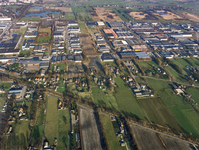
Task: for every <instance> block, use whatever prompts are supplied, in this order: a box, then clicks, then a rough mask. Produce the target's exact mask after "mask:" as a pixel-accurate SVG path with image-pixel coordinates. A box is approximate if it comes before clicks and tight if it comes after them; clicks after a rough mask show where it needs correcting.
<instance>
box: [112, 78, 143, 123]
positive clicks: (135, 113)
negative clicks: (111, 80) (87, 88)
mask: <svg viewBox="0 0 199 150" xmlns="http://www.w3.org/2000/svg"><path fill="white" fill-rule="evenodd" d="M115 82H116V84H117V85H118V87H117V88H116V92H115V93H113V95H114V97H115V99H116V101H117V104H118V107H119V110H120V111H121V112H122V113H123V114H126V115H129V116H132V117H135V118H138V119H143V120H147V118H146V115H145V113H144V112H143V110H142V108H141V107H140V105H139V104H138V101H137V99H136V98H135V95H134V94H133V92H132V91H131V89H130V88H127V87H126V85H125V82H124V81H123V80H122V79H121V78H115Z"/></svg>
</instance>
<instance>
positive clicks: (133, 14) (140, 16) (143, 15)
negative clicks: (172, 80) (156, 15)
mask: <svg viewBox="0 0 199 150" xmlns="http://www.w3.org/2000/svg"><path fill="white" fill-rule="evenodd" d="M129 15H130V16H131V17H132V18H133V19H135V20H144V19H145V18H146V16H147V15H148V14H146V13H143V12H130V13H129Z"/></svg>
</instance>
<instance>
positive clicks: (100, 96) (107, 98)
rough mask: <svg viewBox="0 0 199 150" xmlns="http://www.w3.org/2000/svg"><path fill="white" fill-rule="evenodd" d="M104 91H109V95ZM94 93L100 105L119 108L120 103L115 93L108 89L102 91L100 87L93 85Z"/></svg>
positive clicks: (95, 100)
mask: <svg viewBox="0 0 199 150" xmlns="http://www.w3.org/2000/svg"><path fill="white" fill-rule="evenodd" d="M104 92H107V93H108V95H105V94H104ZM92 95H93V100H94V102H95V103H97V104H98V105H100V106H104V107H109V108H111V109H114V110H118V104H117V101H116V99H115V97H114V96H113V93H111V92H109V91H107V90H106V91H102V90H101V89H100V88H99V87H92Z"/></svg>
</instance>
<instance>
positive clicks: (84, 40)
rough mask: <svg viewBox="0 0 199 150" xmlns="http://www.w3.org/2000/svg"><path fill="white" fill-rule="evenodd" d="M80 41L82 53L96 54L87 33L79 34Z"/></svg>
mask: <svg viewBox="0 0 199 150" xmlns="http://www.w3.org/2000/svg"><path fill="white" fill-rule="evenodd" d="M80 41H81V45H82V49H83V53H84V54H85V55H92V56H93V55H97V52H96V51H95V50H94V48H93V46H92V41H91V39H90V37H89V35H88V34H81V35H80Z"/></svg>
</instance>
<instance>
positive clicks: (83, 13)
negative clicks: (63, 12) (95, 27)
mask: <svg viewBox="0 0 199 150" xmlns="http://www.w3.org/2000/svg"><path fill="white" fill-rule="evenodd" d="M72 11H73V12H74V13H77V16H78V18H79V21H91V20H92V18H91V17H90V14H89V13H88V10H87V8H86V6H72Z"/></svg>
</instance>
